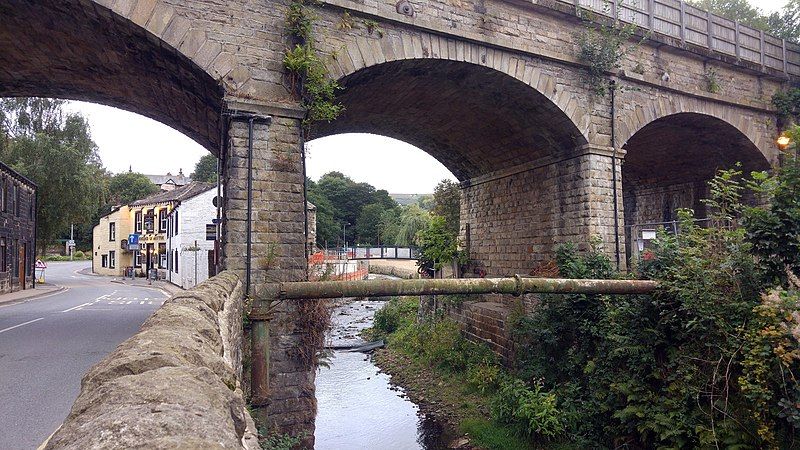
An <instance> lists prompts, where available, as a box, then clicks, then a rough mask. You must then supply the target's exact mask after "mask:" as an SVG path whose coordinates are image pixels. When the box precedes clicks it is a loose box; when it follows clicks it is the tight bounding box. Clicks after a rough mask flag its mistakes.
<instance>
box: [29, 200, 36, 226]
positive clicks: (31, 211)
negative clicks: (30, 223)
mask: <svg viewBox="0 0 800 450" xmlns="http://www.w3.org/2000/svg"><path fill="white" fill-rule="evenodd" d="M35 198H36V197H35V196H34V195H33V194H30V197H29V199H30V202H28V218H29V219H31V220H33V219H34V217H33V203H34V201H35Z"/></svg>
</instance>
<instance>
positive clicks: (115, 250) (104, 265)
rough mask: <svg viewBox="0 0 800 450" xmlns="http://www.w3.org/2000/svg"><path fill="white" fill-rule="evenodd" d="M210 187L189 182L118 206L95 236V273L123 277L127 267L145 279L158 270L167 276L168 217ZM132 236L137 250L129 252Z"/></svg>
mask: <svg viewBox="0 0 800 450" xmlns="http://www.w3.org/2000/svg"><path fill="white" fill-rule="evenodd" d="M211 187H212V184H210V183H189V184H187V185H184V186H181V187H179V188H175V189H173V190H167V191H162V192H159V193H158V194H153V195H151V196H149V197H145V198H143V199H140V200H136V201H135V202H132V203H131V204H129V205H125V206H121V207H116V208H115V209H114V210H112V211H111V212H110V213H109V214H107V215H105V216H103V217H101V218H100V222H99V223H98V224H97V225H96V226H95V227H94V231H93V234H92V240H93V243H92V249H93V254H92V267H93V270H94V271H95V273H98V274H101V275H112V276H122V275H123V274H124V273H125V269H126V268H133V269H134V272H135V274H136V275H138V276H145V275H146V274H147V271H148V270H150V269H157V270H158V271H159V276H160V277H162V278H164V277H166V269H167V258H168V256H169V255H168V252H167V223H168V220H167V218H168V216H169V214H170V212H171V211H172V210H173V208H175V206H176V205H178V204H180V202H181V201H182V200H185V199H188V198H191V197H194V196H196V195H198V194H199V193H201V192H204V191H207V190H209V189H210V188H211ZM131 235H136V239H137V240H138V242H139V247H138V249H132V250H131V249H129V246H128V241H129V239H130V237H131Z"/></svg>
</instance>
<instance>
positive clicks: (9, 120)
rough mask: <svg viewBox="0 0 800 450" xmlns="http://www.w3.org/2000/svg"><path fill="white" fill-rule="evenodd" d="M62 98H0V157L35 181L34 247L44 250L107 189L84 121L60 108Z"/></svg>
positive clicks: (88, 216) (94, 207)
mask: <svg viewBox="0 0 800 450" xmlns="http://www.w3.org/2000/svg"><path fill="white" fill-rule="evenodd" d="M64 103H65V102H64V101H63V100H53V99H43V98H12V99H2V100H0V124H2V125H0V131H1V132H0V134H3V135H5V137H4V141H5V143H4V144H3V146H2V149H0V150H1V151H2V153H1V154H0V159H2V160H3V161H4V162H5V163H6V164H8V165H10V166H11V167H13V168H14V169H15V170H17V171H18V172H20V173H22V174H23V175H25V176H26V177H28V178H30V179H31V180H33V181H34V182H35V183H36V184H37V185H38V199H39V204H38V209H37V222H38V223H37V225H38V237H39V242H38V243H39V249H40V251H42V252H43V251H44V249H45V247H46V246H47V244H50V243H52V242H53V241H54V239H55V238H56V237H57V236H58V235H59V234H60V233H62V232H63V231H64V230H67V229H69V226H70V224H72V223H75V224H81V223H84V222H88V221H91V220H92V218H93V217H94V216H95V214H96V213H97V211H98V209H99V208H100V206H101V205H104V204H105V203H106V200H107V199H106V196H107V191H106V190H105V185H104V183H103V182H99V183H98V179H97V177H98V175H99V174H103V173H104V170H103V168H102V164H101V162H100V158H99V157H98V155H97V146H96V145H95V144H94V142H93V141H92V139H91V136H90V132H89V125H88V123H87V122H86V120H85V119H84V118H83V117H81V116H80V115H77V114H65V113H64V112H63V109H62V108H63V105H64Z"/></svg>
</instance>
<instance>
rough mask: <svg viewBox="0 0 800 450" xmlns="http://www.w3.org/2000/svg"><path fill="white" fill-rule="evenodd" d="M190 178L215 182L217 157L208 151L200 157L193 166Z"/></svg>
mask: <svg viewBox="0 0 800 450" xmlns="http://www.w3.org/2000/svg"><path fill="white" fill-rule="evenodd" d="M191 178H192V180H193V181H205V182H208V183H216V182H217V157H216V156H214V155H212V154H211V153H208V154H206V155H203V156H201V157H200V160H199V161H197V164H195V166H194V172H192V175H191Z"/></svg>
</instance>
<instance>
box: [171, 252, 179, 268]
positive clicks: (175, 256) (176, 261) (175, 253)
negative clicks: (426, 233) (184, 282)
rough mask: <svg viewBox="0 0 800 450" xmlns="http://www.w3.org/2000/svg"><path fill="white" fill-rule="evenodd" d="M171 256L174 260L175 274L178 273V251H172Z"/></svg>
mask: <svg viewBox="0 0 800 450" xmlns="http://www.w3.org/2000/svg"><path fill="white" fill-rule="evenodd" d="M172 256H173V258H175V273H178V250H177V249H176V250H173V251H172Z"/></svg>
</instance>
